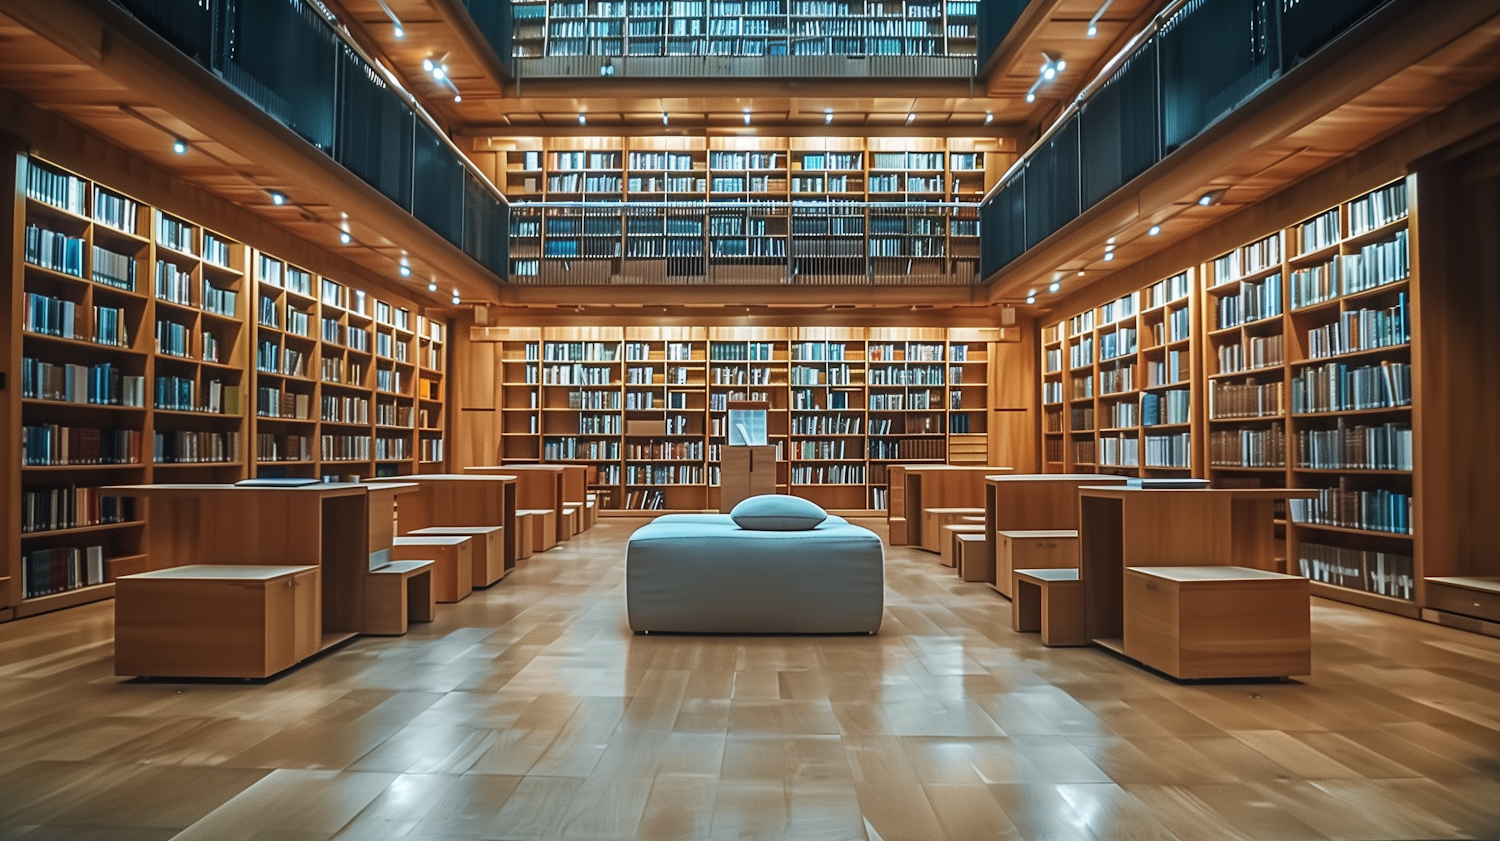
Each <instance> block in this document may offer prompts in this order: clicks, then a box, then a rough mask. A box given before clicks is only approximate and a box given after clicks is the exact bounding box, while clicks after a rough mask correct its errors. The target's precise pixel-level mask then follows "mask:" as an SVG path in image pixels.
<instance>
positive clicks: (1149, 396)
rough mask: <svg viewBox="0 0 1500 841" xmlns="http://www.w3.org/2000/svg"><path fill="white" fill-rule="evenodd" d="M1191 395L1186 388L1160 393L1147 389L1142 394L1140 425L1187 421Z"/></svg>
mask: <svg viewBox="0 0 1500 841" xmlns="http://www.w3.org/2000/svg"><path fill="white" fill-rule="evenodd" d="M1192 397H1193V395H1192V392H1190V391H1188V390H1187V389H1173V390H1171V391H1166V392H1162V393H1160V394H1158V393H1155V392H1149V391H1148V392H1146V393H1145V394H1142V395H1141V425H1142V426H1158V425H1161V424H1177V423H1187V422H1188V421H1189V412H1190V410H1191V407H1192ZM1125 405H1128V404H1125Z"/></svg>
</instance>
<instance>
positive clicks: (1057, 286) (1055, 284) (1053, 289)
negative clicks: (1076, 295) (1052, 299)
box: [1047, 280, 1062, 292]
mask: <svg viewBox="0 0 1500 841" xmlns="http://www.w3.org/2000/svg"><path fill="white" fill-rule="evenodd" d="M1061 288H1062V281H1060V280H1054V281H1052V285H1051V286H1048V287H1047V291H1048V292H1056V291H1057V290H1059V289H1061Z"/></svg>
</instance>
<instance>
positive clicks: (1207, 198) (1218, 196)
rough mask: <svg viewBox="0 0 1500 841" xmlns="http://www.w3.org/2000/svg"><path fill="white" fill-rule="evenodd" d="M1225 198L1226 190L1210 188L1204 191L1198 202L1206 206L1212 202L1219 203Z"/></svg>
mask: <svg viewBox="0 0 1500 841" xmlns="http://www.w3.org/2000/svg"><path fill="white" fill-rule="evenodd" d="M1223 200H1224V191H1223V190H1209V191H1208V192H1206V193H1204V194H1203V195H1202V196H1200V197H1199V198H1198V204H1201V205H1203V206H1204V207H1208V206H1209V205H1212V204H1218V203H1219V202H1221V201H1223Z"/></svg>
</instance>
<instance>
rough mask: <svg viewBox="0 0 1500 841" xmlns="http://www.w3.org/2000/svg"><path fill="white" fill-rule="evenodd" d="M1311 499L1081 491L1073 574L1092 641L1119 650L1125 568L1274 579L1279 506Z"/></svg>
mask: <svg viewBox="0 0 1500 841" xmlns="http://www.w3.org/2000/svg"><path fill="white" fill-rule="evenodd" d="M1316 495H1317V492H1316V491H1312V490H1289V489H1285V488H1253V489H1217V488H1205V489H1198V490H1178V489H1162V488H1133V487H1126V486H1109V487H1103V486H1097V485H1095V486H1084V487H1080V488H1079V489H1078V540H1079V570H1078V574H1079V579H1080V580H1081V581H1082V582H1083V585H1084V627H1085V629H1086V633H1087V635H1088V638H1089V640H1091V641H1093V642H1095V643H1098V644H1101V645H1104V646H1105V647H1108V648H1113V649H1117V650H1119V649H1121V648H1122V645H1123V644H1122V643H1121V640H1122V639H1123V637H1124V633H1125V630H1124V619H1123V610H1124V595H1123V589H1122V588H1123V584H1124V576H1125V568H1126V567H1132V566H1134V567H1177V566H1181V567H1197V566H1237V567H1247V568H1249V569H1259V570H1266V571H1274V570H1275V550H1276V534H1275V526H1274V523H1273V519H1274V516H1273V510H1274V506H1275V502H1276V500H1278V499H1310V498H1312V497H1315V496H1316Z"/></svg>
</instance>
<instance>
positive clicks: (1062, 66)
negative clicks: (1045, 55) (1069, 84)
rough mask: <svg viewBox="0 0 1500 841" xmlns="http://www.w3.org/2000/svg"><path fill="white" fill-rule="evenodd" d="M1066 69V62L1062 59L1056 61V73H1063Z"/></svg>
mask: <svg viewBox="0 0 1500 841" xmlns="http://www.w3.org/2000/svg"><path fill="white" fill-rule="evenodd" d="M1067 69H1068V62H1067V61H1066V60H1064V59H1061V58H1060V59H1058V60H1057V72H1059V73H1061V72H1063V71H1064V70H1067Z"/></svg>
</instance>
